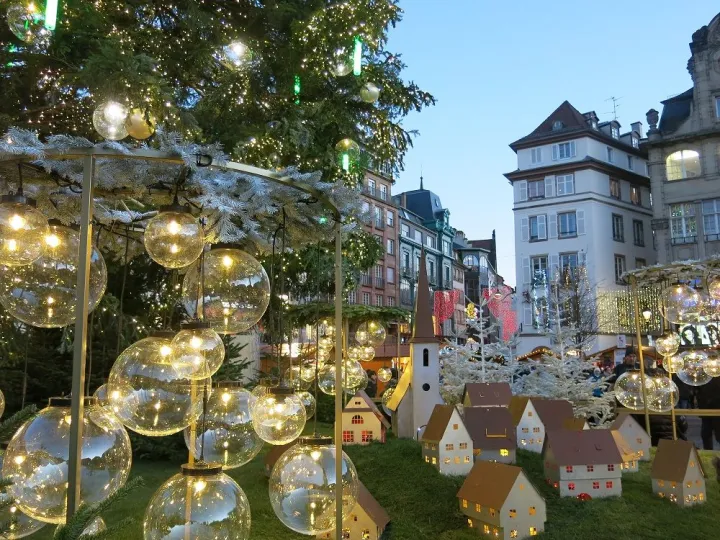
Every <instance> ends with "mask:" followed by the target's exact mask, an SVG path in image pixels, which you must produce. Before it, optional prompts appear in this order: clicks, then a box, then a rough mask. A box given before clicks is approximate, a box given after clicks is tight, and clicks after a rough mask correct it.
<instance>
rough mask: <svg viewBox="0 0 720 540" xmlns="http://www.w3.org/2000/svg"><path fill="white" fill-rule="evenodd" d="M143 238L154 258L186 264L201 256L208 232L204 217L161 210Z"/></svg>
mask: <svg viewBox="0 0 720 540" xmlns="http://www.w3.org/2000/svg"><path fill="white" fill-rule="evenodd" d="M180 208H182V207H180ZM143 242H144V243H145V249H146V250H147V253H148V255H149V256H150V258H151V259H152V260H153V261H155V262H156V263H158V264H159V265H161V266H164V267H165V268H185V267H186V266H189V265H190V264H192V263H194V262H195V261H196V260H197V259H198V257H200V254H201V253H202V251H203V248H204V247H205V235H204V233H203V228H202V225H201V224H200V221H199V220H198V219H197V218H196V217H195V216H193V215H192V214H191V213H190V212H184V211H172V210H161V211H160V212H159V213H158V214H157V215H156V216H155V217H153V218H152V219H150V221H148V223H147V227H145V234H144V235H143ZM195 294H196V295H197V291H195ZM191 315H192V314H191Z"/></svg>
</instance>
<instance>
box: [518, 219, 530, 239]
mask: <svg viewBox="0 0 720 540" xmlns="http://www.w3.org/2000/svg"><path fill="white" fill-rule="evenodd" d="M520 239H521V240H522V241H523V242H527V241H528V240H530V228H529V224H528V218H526V217H524V218H520Z"/></svg>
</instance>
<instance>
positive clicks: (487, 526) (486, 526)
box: [483, 525, 490, 534]
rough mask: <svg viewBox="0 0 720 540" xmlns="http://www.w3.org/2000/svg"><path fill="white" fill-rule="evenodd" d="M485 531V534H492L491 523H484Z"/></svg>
mask: <svg viewBox="0 0 720 540" xmlns="http://www.w3.org/2000/svg"><path fill="white" fill-rule="evenodd" d="M483 532H484V533H485V534H490V525H484V526H483Z"/></svg>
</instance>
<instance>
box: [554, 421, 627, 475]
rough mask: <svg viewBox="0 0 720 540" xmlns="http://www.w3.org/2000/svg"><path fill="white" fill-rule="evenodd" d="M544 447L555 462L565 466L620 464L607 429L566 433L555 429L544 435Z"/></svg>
mask: <svg viewBox="0 0 720 540" xmlns="http://www.w3.org/2000/svg"><path fill="white" fill-rule="evenodd" d="M545 443H546V444H545V447H544V448H543V454H544V453H545V452H547V450H548V449H550V450H552V453H553V456H554V457H555V462H556V463H557V464H558V465H560V466H561V467H564V466H566V465H610V464H616V463H622V462H623V459H622V456H621V455H620V450H618V447H617V444H615V439H614V438H613V436H612V432H611V431H610V430H609V429H586V430H584V431H568V430H566V429H555V430H552V431H549V432H547V433H546V434H545Z"/></svg>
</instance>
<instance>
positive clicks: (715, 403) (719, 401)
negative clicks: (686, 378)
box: [680, 377, 720, 450]
mask: <svg viewBox="0 0 720 540" xmlns="http://www.w3.org/2000/svg"><path fill="white" fill-rule="evenodd" d="M680 399H682V393H681V396H680ZM697 404H698V407H699V408H700V409H718V408H720V378H718V377H713V378H712V379H710V382H709V383H707V384H703V385H702V386H698V387H697ZM701 422H702V424H701V427H700V436H701V437H702V443H703V449H704V450H713V448H714V441H713V436H714V438H715V441H717V442H719V443H720V418H719V417H716V416H702V417H701Z"/></svg>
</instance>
